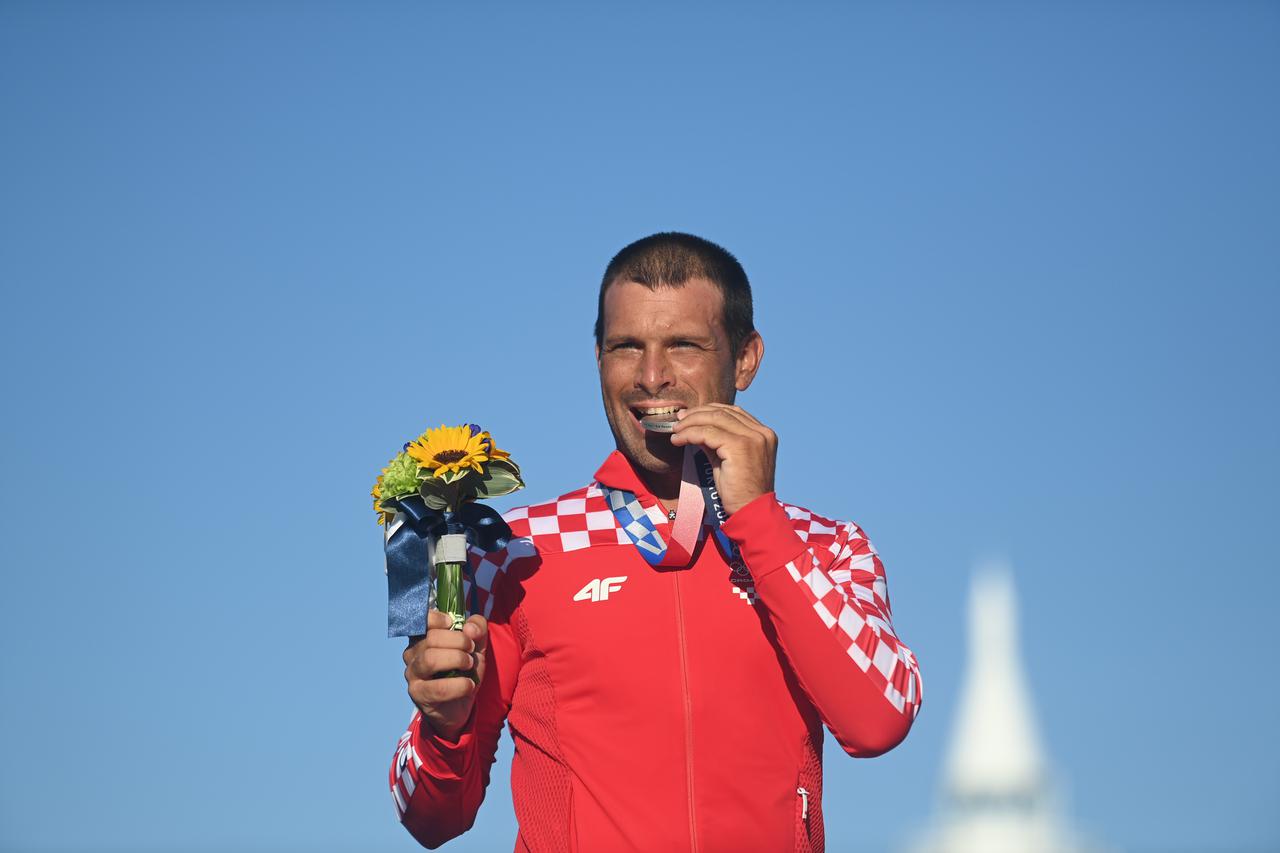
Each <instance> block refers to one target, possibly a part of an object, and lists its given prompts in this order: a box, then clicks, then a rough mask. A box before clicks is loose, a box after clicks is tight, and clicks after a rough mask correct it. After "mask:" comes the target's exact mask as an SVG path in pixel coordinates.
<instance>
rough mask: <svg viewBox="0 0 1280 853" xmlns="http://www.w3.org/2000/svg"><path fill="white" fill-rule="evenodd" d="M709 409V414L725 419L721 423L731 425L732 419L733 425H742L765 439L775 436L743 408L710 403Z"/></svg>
mask: <svg viewBox="0 0 1280 853" xmlns="http://www.w3.org/2000/svg"><path fill="white" fill-rule="evenodd" d="M707 409H708V411H709V412H711V413H713V414H715V415H718V416H719V417H720V418H721V419H724V420H721V421H718V422H720V423H729V420H728V419H731V420H732V422H733V423H736V424H740V425H741V426H742V427H743V428H744V429H746V430H747V431H748V432H751V433H755V434H756V435H759V436H762V437H765V438H768V437H769V436H771V435H773V430H771V429H769V428H768V427H767V426H765V425H764V424H762V423H760V421H758V420H756V419H755V418H754V417H752V416H751V414H750V413H749V412H747V411H746V410H744V409H743V408H742V407H741V406H730V405H729V404H728V403H708V404H707Z"/></svg>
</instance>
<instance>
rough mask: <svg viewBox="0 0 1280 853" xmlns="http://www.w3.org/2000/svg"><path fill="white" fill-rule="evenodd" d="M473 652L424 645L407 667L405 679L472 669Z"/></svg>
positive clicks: (423, 677) (429, 676) (425, 677)
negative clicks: (452, 670)
mask: <svg viewBox="0 0 1280 853" xmlns="http://www.w3.org/2000/svg"><path fill="white" fill-rule="evenodd" d="M474 662H475V661H474V659H473V658H472V657H471V653H470V652H468V651H466V650H465V649H434V648H431V647H429V646H427V647H424V648H423V649H422V650H421V651H420V652H419V653H418V655H417V656H416V657H415V658H414V659H413V660H411V661H409V663H408V665H407V666H406V667H405V676H404V677H405V679H406V680H408V681H413V680H414V679H423V680H426V679H429V678H434V677H435V676H436V675H437V674H438V673H441V672H448V671H449V670H451V669H470V668H471V667H472V665H473V664H474Z"/></svg>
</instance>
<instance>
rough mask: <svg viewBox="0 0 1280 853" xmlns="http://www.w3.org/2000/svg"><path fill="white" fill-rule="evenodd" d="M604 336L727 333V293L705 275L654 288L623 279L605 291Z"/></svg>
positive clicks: (715, 334)
mask: <svg viewBox="0 0 1280 853" xmlns="http://www.w3.org/2000/svg"><path fill="white" fill-rule="evenodd" d="M603 319H604V336H605V337H612V336H617V335H643V334H668V335H677V334H683V335H690V336H693V335H699V336H719V335H722V334H724V295H723V294H722V293H721V292H720V288H719V287H717V286H716V285H715V284H713V283H712V282H710V281H708V280H707V279H705V278H691V279H689V280H688V281H686V282H685V283H684V284H681V285H677V286H668V285H658V286H657V287H655V288H653V289H652V290H651V289H649V288H648V287H646V286H645V285H643V284H638V283H637V282H634V281H619V282H615V283H614V284H611V285H609V288H608V289H607V290H606V291H605V292H604V317H603Z"/></svg>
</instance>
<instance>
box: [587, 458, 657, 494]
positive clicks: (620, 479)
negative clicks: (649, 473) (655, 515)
mask: <svg viewBox="0 0 1280 853" xmlns="http://www.w3.org/2000/svg"><path fill="white" fill-rule="evenodd" d="M596 482H597V483H599V484H600V485H602V486H608V487H609V488H611V489H621V490H622V491H624V492H631V493H632V494H634V495H635V496H636V497H638V498H640V502H641V503H643V504H646V505H648V504H656V503H658V499H657V498H655V497H654V496H653V493H652V492H650V491H649V487H648V486H646V485H645V484H644V480H641V479H640V475H639V474H637V473H636V469H635V468H633V467H631V463H630V462H628V461H627V457H625V456H623V455H622V452H621V451H619V450H615V451H613V452H612V453H610V454H609V455H608V457H606V458H605V460H604V462H603V463H602V464H601V465H600V469H599V470H598V471H596Z"/></svg>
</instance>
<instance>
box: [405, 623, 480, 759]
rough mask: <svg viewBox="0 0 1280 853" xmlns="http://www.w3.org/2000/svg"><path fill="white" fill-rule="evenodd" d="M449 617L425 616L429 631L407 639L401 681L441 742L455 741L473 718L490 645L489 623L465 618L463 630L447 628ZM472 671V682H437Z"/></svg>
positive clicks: (463, 678)
mask: <svg viewBox="0 0 1280 853" xmlns="http://www.w3.org/2000/svg"><path fill="white" fill-rule="evenodd" d="M452 624H453V620H452V618H451V617H450V616H449V614H447V613H441V612H440V611H439V610H432V611H430V612H429V613H427V633H426V634H425V635H424V636H421V637H415V638H414V639H412V640H410V641H409V648H407V649H405V650H404V680H405V681H406V682H408V684H409V698H410V699H412V700H413V704H415V705H417V706H418V710H420V711H421V712H422V717H423V719H425V720H426V721H427V722H428V723H429V724H430V725H431V728H432V729H434V730H435V733H436V734H437V735H439V736H440V737H442V738H444V739H445V740H449V741H456V740H457V739H458V736H459V735H460V734H461V733H462V728H463V726H465V725H466V722H467V719H468V718H469V717H470V716H471V706H472V705H474V704H475V702H476V691H477V690H479V689H480V682H481V681H482V680H483V679H484V655H485V649H486V648H488V645H489V623H488V622H486V621H485V618H484V617H483V616H472V617H470V618H468V619H467V621H466V623H465V624H464V625H463V626H462V630H461V631H454V630H452V628H451V627H450V626H451V625H452ZM472 669H474V670H475V680H474V681H473V680H472V679H471V678H468V677H467V676H465V675H463V676H456V677H453V678H435V677H434V676H435V675H436V673H440V672H448V671H449V670H458V671H462V672H465V671H468V670H472Z"/></svg>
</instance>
